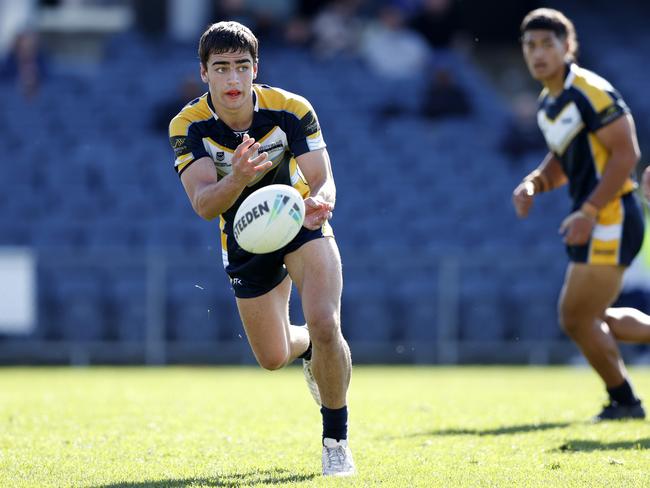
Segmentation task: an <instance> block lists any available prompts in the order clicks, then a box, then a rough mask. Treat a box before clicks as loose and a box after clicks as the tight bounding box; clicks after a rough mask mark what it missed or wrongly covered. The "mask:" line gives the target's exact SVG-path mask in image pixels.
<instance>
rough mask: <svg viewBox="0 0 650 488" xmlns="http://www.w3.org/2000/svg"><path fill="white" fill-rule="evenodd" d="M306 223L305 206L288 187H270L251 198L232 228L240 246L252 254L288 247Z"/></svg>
mask: <svg viewBox="0 0 650 488" xmlns="http://www.w3.org/2000/svg"><path fill="white" fill-rule="evenodd" d="M304 220H305V202H304V201H303V199H302V196H301V195H300V193H299V192H298V190H296V189H295V188H293V187H292V186H289V185H268V186H264V187H262V188H260V189H259V190H255V191H254V192H253V193H251V194H250V195H248V197H246V199H245V200H244V201H243V202H242V204H241V205H240V206H239V208H238V209H237V212H236V213H235V221H234V222H233V224H232V230H233V234H234V236H235V240H236V241H237V244H239V246H240V247H241V248H242V249H244V250H245V251H248V252H251V253H253V254H266V253H269V252H273V251H277V250H278V249H280V248H281V247H284V246H286V245H287V244H288V243H289V242H291V240H292V239H293V238H294V237H296V235H297V234H298V232H299V231H300V228H301V227H302V223H303V222H304Z"/></svg>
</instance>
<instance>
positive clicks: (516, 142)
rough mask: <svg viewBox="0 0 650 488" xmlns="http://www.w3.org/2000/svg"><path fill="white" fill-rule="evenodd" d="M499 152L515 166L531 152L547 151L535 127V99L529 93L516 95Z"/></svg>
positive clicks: (542, 138)
mask: <svg viewBox="0 0 650 488" xmlns="http://www.w3.org/2000/svg"><path fill="white" fill-rule="evenodd" d="M500 150H501V152H502V153H503V154H504V155H506V156H508V158H509V159H510V162H511V163H512V164H513V165H515V164H516V163H519V162H521V160H522V158H523V157H524V156H525V155H526V154H529V153H531V152H544V151H546V150H547V147H546V142H545V141H544V137H543V136H542V134H541V132H540V130H539V128H538V127H537V99H536V98H535V96H534V95H532V94H530V93H527V92H525V93H520V94H518V95H516V96H515V97H514V99H513V102H512V114H511V116H510V119H509V120H508V123H507V125H506V127H505V134H504V135H503V137H502V139H501V143H500Z"/></svg>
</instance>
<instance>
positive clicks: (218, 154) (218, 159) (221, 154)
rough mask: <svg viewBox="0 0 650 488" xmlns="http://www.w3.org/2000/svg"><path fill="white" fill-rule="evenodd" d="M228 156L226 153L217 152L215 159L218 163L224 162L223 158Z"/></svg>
mask: <svg viewBox="0 0 650 488" xmlns="http://www.w3.org/2000/svg"><path fill="white" fill-rule="evenodd" d="M225 156H226V154H225V152H224V151H217V154H215V156H214V159H216V160H217V161H223V158H224V157H225Z"/></svg>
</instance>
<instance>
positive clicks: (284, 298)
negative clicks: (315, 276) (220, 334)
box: [237, 276, 309, 370]
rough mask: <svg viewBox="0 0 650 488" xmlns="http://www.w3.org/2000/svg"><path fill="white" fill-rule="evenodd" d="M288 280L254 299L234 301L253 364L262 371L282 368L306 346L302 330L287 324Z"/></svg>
mask: <svg viewBox="0 0 650 488" xmlns="http://www.w3.org/2000/svg"><path fill="white" fill-rule="evenodd" d="M290 294H291V279H290V278H289V277H288V276H287V277H286V278H285V279H284V281H282V283H280V284H279V285H278V286H276V287H275V288H273V289H272V290H271V291H269V292H268V293H266V294H264V295H262V296H259V297H255V298H238V299H237V308H238V309H239V315H240V317H241V319H242V323H243V324H244V330H245V331H246V336H247V337H248V342H249V344H250V345H251V349H252V350H253V354H255V358H256V359H257V362H258V363H259V364H260V366H262V367H263V368H265V369H269V370H275V369H279V368H282V367H284V366H286V365H287V364H289V363H290V362H292V361H293V360H294V359H296V358H297V357H298V356H300V355H301V354H303V353H304V352H305V350H306V349H307V347H308V345H309V333H308V332H307V330H306V329H305V328H304V327H298V326H295V325H290V324H289V296H290Z"/></svg>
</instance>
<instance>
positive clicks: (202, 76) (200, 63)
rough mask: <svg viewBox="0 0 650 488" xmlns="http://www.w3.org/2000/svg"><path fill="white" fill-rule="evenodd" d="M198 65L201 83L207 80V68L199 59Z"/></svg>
mask: <svg viewBox="0 0 650 488" xmlns="http://www.w3.org/2000/svg"><path fill="white" fill-rule="evenodd" d="M199 66H200V70H201V79H202V80H203V83H207V82H208V70H207V69H206V68H205V66H203V63H202V62H201V61H199Z"/></svg>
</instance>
